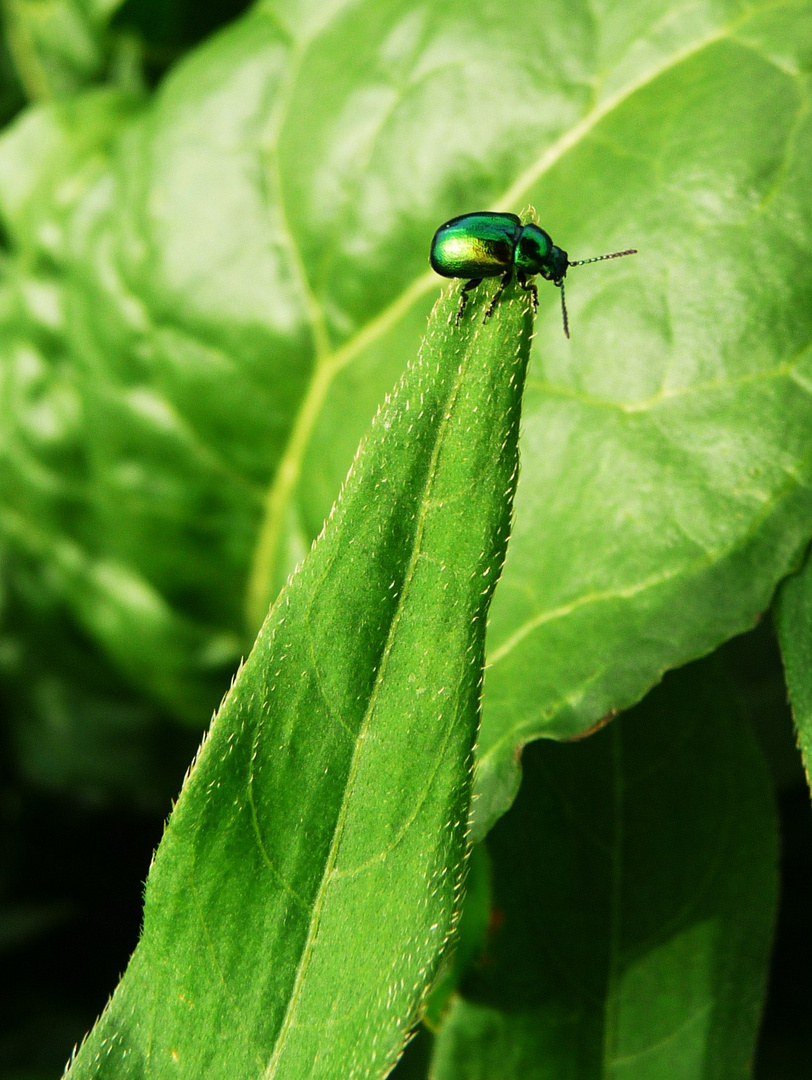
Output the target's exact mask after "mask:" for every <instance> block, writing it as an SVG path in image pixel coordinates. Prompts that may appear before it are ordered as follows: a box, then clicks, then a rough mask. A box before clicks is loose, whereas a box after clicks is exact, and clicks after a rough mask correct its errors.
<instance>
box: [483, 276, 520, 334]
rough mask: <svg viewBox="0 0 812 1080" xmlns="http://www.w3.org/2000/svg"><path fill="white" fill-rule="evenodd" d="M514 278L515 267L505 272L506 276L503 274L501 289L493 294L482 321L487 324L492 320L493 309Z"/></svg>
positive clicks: (500, 283)
mask: <svg viewBox="0 0 812 1080" xmlns="http://www.w3.org/2000/svg"><path fill="white" fill-rule="evenodd" d="M512 276H513V267H512V266H511V268H510V269H509V270H506V271H505V272H504V274H502V280H501V281H500V282H499V288H498V289H497V290H496V292H495V293H494V294H493V297H492V298H491V302H490V304H488V309H487V311H486V312H485V318H484V319H483V320H482V321H483V322H487V321H488V319H490V317H491V315H492V314H493V309H494V308H495V307H496V305H497V304H498V303H499V298H500V296H501V295H502V293H503V292H504V291H505V286H506V285H507V283H508V282H509V281H510V279H511V277H512Z"/></svg>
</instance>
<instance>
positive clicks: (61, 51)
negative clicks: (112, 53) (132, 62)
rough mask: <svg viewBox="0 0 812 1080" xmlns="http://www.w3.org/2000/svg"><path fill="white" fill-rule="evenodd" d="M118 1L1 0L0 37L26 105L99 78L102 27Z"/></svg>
mask: <svg viewBox="0 0 812 1080" xmlns="http://www.w3.org/2000/svg"><path fill="white" fill-rule="evenodd" d="M123 2H124V0H3V15H4V21H5V33H6V39H7V41H8V45H9V48H10V50H11V53H12V56H13V57H14V62H15V65H16V67H17V72H18V75H19V77H20V81H21V82H22V84H23V86H24V87H25V90H26V93H27V94H28V96H29V98H31V99H32V100H38V99H40V98H53V97H64V96H66V95H68V94H71V93H73V92H75V91H76V90H78V89H79V88H80V87H83V86H85V85H87V84H88V83H90V82H93V81H94V80H95V79H97V78H99V77H100V76H101V75H102V74H103V72H104V68H105V64H106V62H107V59H108V48H109V42H108V41H107V39H106V36H105V30H106V28H107V24H108V22H109V20H110V18H111V16H112V15H113V14H115V11H116V9H117V8H119V7H121V5H122V3H123Z"/></svg>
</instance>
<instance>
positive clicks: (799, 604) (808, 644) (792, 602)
mask: <svg viewBox="0 0 812 1080" xmlns="http://www.w3.org/2000/svg"><path fill="white" fill-rule="evenodd" d="M776 623H777V626H778V637H779V641H780V643H781V656H782V659H783V661H784V671H785V672H786V679H787V688H788V690H789V699H790V702H791V704H792V715H793V716H794V718H795V726H796V729H797V732H798V745H799V746H800V749H801V754H802V755H803V759H804V768H805V770H806V781H807V784H809V785H810V787H812V779H811V778H810V776H811V774H812V560H810V559H809V558H808V557H807V560H806V562H805V563H804V565H803V567H802V568H801V570H800V571H799V572H798V573H797V574H793V576H792V577H790V578H788V579H787V580H786V581H785V582H784V584H783V586H782V587H781V592H780V593H779V599H778V606H777V611H776Z"/></svg>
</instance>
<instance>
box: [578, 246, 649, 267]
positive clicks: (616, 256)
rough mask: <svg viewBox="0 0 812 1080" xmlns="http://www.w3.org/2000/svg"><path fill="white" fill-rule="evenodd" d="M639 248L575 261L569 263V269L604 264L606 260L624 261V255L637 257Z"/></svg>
mask: <svg viewBox="0 0 812 1080" xmlns="http://www.w3.org/2000/svg"><path fill="white" fill-rule="evenodd" d="M636 254H637V248H629V250H628V251H613V252H612V254H611V255H596V256H595V258H594V259H575V260H574V261H568V262H567V269H569V268H570V267H571V266H586V264H587V263H593V262H603V260H604V259H622V258H623V256H624V255H636Z"/></svg>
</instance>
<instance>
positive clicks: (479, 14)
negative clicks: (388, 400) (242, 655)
mask: <svg viewBox="0 0 812 1080" xmlns="http://www.w3.org/2000/svg"><path fill="white" fill-rule="evenodd" d="M268 6H269V7H270V8H272V9H273V10H276V11H285V10H287V5H284V4H269V5H268ZM371 10H374V11H376V12H379V15H378V17H377V18H373V17H371V15H370V12H371ZM396 11H397V14H396V13H395V12H396ZM811 47H812V8H811V7H810V5H809V4H808V3H806V2H804V3H779V4H774V3H764V4H755V5H750V4H747V5H745V4H739V3H712V2H706V3H700V4H694V3H691V4H687V3H672V4H669V5H667V7H666V8H664V7H663V5H662V4H659V3H658V4H653V3H647V2H642V0H641V2H637V3H629V4H623V5H618V6H615V7H614V8H610V9H607V10H606V11H605V12H603V13H602V15H601V16H600V17H599V18H598V17H595V16H594V14H593V9H592V8H591V7H589V6H587V5H581V4H571V3H568V4H566V5H564V4H561V5H540V4H539V5H526V6H524V7H523V8H522V15H521V17H519V18H515V19H505V17H504V12H503V11H502V10H500V9H497V8H494V7H493V6H492V5H486V4H467V5H466V6H465V11H464V12H462V11H461V10H460V8H459V7H458V6H457V5H455V4H451V3H449V4H443V5H438V6H436V7H435V8H433V9H432V13H431V16H430V17H429V16H428V15H427V14H425V13H423V12H420V11H414V10H410V11H409V12H408V13H407V12H405V11H404V10H403V9H402V8H401V7H399V6H398V7H397V9H396V8H395V5H380V4H379V5H363V4H362V5H353V6H351V7H348V8H342V9H341V13H340V15H339V16H338V17H337V18H335V19H334V20H331V21H330V22H329V23H328V24H327V25H325V24H322V25H320V26H319V28H318V33H317V34H316V35H307V36H306V38H305V44H304V45H302V46H301V48H300V54H299V56H297V61H298V66H297V69H296V81H295V87H294V89H293V90H292V91H291V92H290V94H289V97H288V106H287V113H286V122H285V123H282V124H281V126H280V136H279V151H278V169H279V173H280V176H281V179H280V181H279V183H280V202H279V205H280V206H284V207H285V208H286V213H287V220H288V222H289V224H290V228H291V231H292V233H293V235H294V237H295V238H296V244H297V248H298V250H299V251H300V252H301V253H302V259H303V262H304V265H305V267H306V268H307V278H308V282H309V284H310V288H311V290H312V291H313V293H314V295H315V299H316V301H317V303H318V309H319V311H321V312H322V313H323V314H324V319H325V323H326V333H327V334H328V336H329V338H330V345H329V346H325V348H331V349H332V350H334V355H335V356H336V357H338V358H339V359H340V363H339V364H336V374H335V377H334V379H333V380H332V381H331V385H330V386H329V387H328V388H325V386H324V385H323V384H319V383H317V382H316V381H315V380H314V382H313V383H312V384H311V387H310V389H309V391H308V395H307V397H306V398H305V402H304V404H303V406H302V409H301V411H300V413H299V419H298V423H297V427H296V429H295V432H294V437H293V438H292V439H291V441H290V442H289V444H288V448H287V450H286V454H285V457H284V459H283V463H282V466H281V467H280V469H279V470H278V471H277V473H276V477H275V480H274V482H273V484H272V487H271V489H270V493H269V497H268V500H267V504H266V506H267V510H266V519H265V523H264V526H263V531H262V533H261V537H262V538H263V540H261V542H260V544H259V546H258V548H257V554H256V558H255V568H254V583H255V584H256V583H259V584H260V589H259V593H260V595H263V594H264V595H268V596H270V595H272V594H273V592H274V590H275V588H276V587H277V585H278V584H279V583H280V582H281V581H282V580H283V579H284V575H285V573H287V570H288V567H289V565H290V563H291V561H292V560H295V558H296V557H297V552H298V551H299V550H300V549H301V547H302V545H303V544H305V543H306V542H307V539H308V538H309V537H310V536H311V535H313V534H314V532H315V531H316V530H317V529H318V528H319V524H320V522H321V519H322V517H323V514H324V512H325V509H326V507H327V506H328V505H329V501H330V499H331V497H332V493H333V492H334V491H335V490H336V488H337V486H338V484H339V482H340V478H341V476H342V475H343V472H344V469H345V468H346V465H347V462H348V461H349V458H350V455H351V453H352V447H353V445H354V441H355V437H356V433H357V430H358V429H359V428H360V427H361V425H362V424H363V422H364V421H363V419H362V418H363V417H364V416H365V415H366V414H367V413H368V412H369V411H370V410H371V409H372V408H373V407H374V403H375V401H376V400H378V399H379V397H380V395H381V393H382V392H383V388H384V387H385V386H386V385H387V383H388V382H389V380H390V378H391V371H390V370H388V365H389V364H392V365H394V364H397V362H398V360H397V359H396V358H397V357H398V354H399V348H402V347H403V348H405V347H406V345H405V343H406V342H408V340H409V339H410V337H411V335H412V334H413V333H414V330H413V326H414V322H415V321H417V322H418V323H419V320H420V318H421V306H422V304H423V303H424V301H423V299H422V297H423V295H424V293H425V294H430V293H431V292H432V291H433V290H434V288H435V287H436V286H435V285H434V284H433V283H432V281H431V279H430V278H428V277H425V276H424V275H422V274H421V273H420V264H421V261H422V260H421V256H423V253H424V251H425V243H426V239H427V238H428V236H429V235H430V233H431V231H432V228H433V227H434V226H435V225H437V224H439V222H441V221H442V220H444V219H445V218H447V217H450V216H451V215H452V214H456V213H460V212H462V211H465V210H469V209H474V208H479V207H483V206H492V207H497V208H499V207H503V208H508V209H511V210H518V209H520V207H521V206H522V205H523V204H524V203H526V202H528V201H529V202H532V203H534V204H535V205H536V206H537V207H538V208H540V211H541V213H540V219H541V221H542V223H543V224H544V225H545V227H546V228H548V229H549V230H550V232H551V234H552V236H553V238H554V239H555V240H557V241H558V242H559V243H560V244H562V245H563V246H564V247H566V248H567V249H568V250H569V251H570V252H571V253H572V254H573V256H574V257H581V256H590V255H592V254H597V253H599V252H601V251H611V250H613V249H616V248H625V247H628V246H630V245H634V246H635V247H638V248H639V249H640V255H639V256H638V257H637V258H636V259H626V260H623V262H622V263H614V264H605V265H603V266H600V267H597V266H596V267H588V268H583V269H577V270H574V271H573V272H572V274H571V276H570V278H569V279H568V285H569V290H568V296H569V300H570V308H571V322H572V328H573V338H572V341H571V342H567V341H566V340H565V339H564V338H563V337H562V335H561V332H560V320H559V313H558V307H557V300H558V297H557V295H555V291H554V290H552V289H547V290H546V292H545V291H542V309H541V311H540V315H539V320H538V327H537V334H536V342H537V347H536V351H535V352H534V356H533V361H532V366H531V372H530V378H529V383H528V397H527V402H526V412H525V426H524V433H523V446H524V459H523V460H524V467H523V473H522V482H521V485H520V489H519V493H518V497H517V512H516V526H515V530H514V542H513V544H512V546H511V552H510V557H509V560H508V564H507V566H506V569H505V575H504V578H503V582H502V587H501V588H500V590H499V593H498V595H497V599H496V602H495V604H494V608H493V612H492V632H491V636H490V637H489V668H488V672H487V677H486V683H485V697H484V704H483V727H482V732H481V737H480V745H479V766H478V768H479V775H478V781H477V787H478V791H479V793H480V796H481V797H480V798H479V800H478V801H477V804H476V808H477V816H478V829H479V832H480V833H481V831H482V830H484V829H485V828H486V827H487V825H488V824H489V822H491V821H492V820H493V819H494V817H495V816H497V815H498V814H499V813H500V812H502V811H503V810H504V808H505V807H506V806H507V805H508V804H509V802H510V799H511V798H512V796H513V794H514V792H515V790H516V786H517V784H518V770H517V766H516V761H517V753H516V751H517V748H518V747H520V746H521V745H523V744H524V743H525V742H527V741H528V740H529V739H532V738H535V737H538V736H539V735H540V734H542V733H544V734H547V735H554V736H568V735H573V734H576V733H578V732H581V731H584V730H585V729H587V728H589V727H590V726H591V725H593V724H595V723H596V722H598V721H599V720H600V719H601V717H603V716H604V715H606V714H608V713H610V712H611V711H613V710H615V709H618V708H622V707H626V706H628V705H629V704H631V703H632V702H634V701H635V700H637V699H638V698H639V697H640V696H641V695H642V694H643V693H644V691H645V690H646V689H647V688H648V687H649V686H650V685H652V683H654V682H656V681H657V680H658V679H659V678H660V677H661V675H662V672H663V671H664V670H666V669H667V668H669V667H671V666H674V665H676V664H679V663H682V662H684V661H685V660H687V659H689V658H690V657H693V656H697V655H700V654H702V653H704V652H707V651H708V650H709V649H712V648H713V647H714V646H715V645H717V644H718V643H719V642H721V641H723V640H725V639H726V638H727V637H729V636H731V635H732V634H734V633H737V632H739V631H741V630H743V629H745V628H747V627H749V626H751V625H752V624H753V623H754V621H755V620H756V618H757V616H758V615H759V613H760V612H761V611H762V610H763V609H764V608H765V607H766V606H767V605H768V603H769V600H770V596H771V594H772V592H773V589H774V588H775V585H776V582H777V581H778V580H779V579H780V578H781V577H782V576H783V575H784V574H785V573H786V572H787V571H788V570H789V569H790V568H791V567H792V565H793V563H794V562H795V560H797V558H798V555H799V553H800V551H801V549H802V547H803V545H804V543H805V542H806V540H807V539H808V537H809V535H810V521H812V503H811V502H810V437H809V436H810V431H812V400H811V399H810V394H809V387H810V357H811V356H812V354H810V351H809V340H810V329H811V326H810V324H811V322H812V269H811V268H812V263H810V260H809V257H808V252H809V249H810V239H811V236H810V233H811V231H812V188H810V185H809V183H808V177H807V170H806V161H807V160H808V159H809V156H810V153H811V152H812V120H810V116H812V114H810V112H809V110H808V107H807V104H808V95H809V85H808V76H809V63H808V58H809V55H810V48H811ZM350 51H351V52H352V57H353V58H352V59H350V55H349V53H350ZM359 71H361V72H363V73H365V74H366V78H367V82H368V84H369V85H367V86H359V75H358V73H359ZM325 86H329V88H330V89H329V94H328V95H325V91H324V87H325ZM325 96H328V97H329V99H330V107H329V108H326V107H325ZM303 132H306V137H302V133H303ZM294 162H295V167H294ZM359 163H360V164H359ZM370 308H372V311H370ZM356 424H357V425H358V426H357V427H356ZM288 552H290V554H288ZM262 607H263V605H262V604H261V603H260V602H259V601H258V600H257V601H256V602H255V604H254V619H255V620H256V618H257V617H258V615H259V613H260V611H261V610H262Z"/></svg>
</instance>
